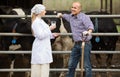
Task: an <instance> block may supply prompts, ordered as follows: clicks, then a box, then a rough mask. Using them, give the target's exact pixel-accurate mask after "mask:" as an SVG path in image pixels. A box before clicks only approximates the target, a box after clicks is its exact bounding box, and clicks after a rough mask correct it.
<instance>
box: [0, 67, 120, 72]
mask: <svg viewBox="0 0 120 77" xmlns="http://www.w3.org/2000/svg"><path fill="white" fill-rule="evenodd" d="M26 71H31V69H30V68H25V69H21V68H17V69H0V72H26ZM50 71H55V72H60V71H68V69H63V68H62V69H58V68H57V69H56V68H55V69H54V68H51V69H50ZM76 71H81V69H76ZM92 71H93V72H120V69H97V68H95V69H92Z"/></svg>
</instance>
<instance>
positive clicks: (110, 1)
mask: <svg viewBox="0 0 120 77" xmlns="http://www.w3.org/2000/svg"><path fill="white" fill-rule="evenodd" d="M73 1H81V2H82V4H84V5H83V12H89V11H94V10H97V11H107V12H109V13H110V14H119V13H120V10H119V7H120V5H119V4H120V3H119V0H89V1H88V0H87V1H85V0H71V1H70V0H54V1H53V0H34V1H33V0H29V1H27V0H1V1H0V5H3V4H4V5H9V6H12V7H13V8H17V7H22V8H24V9H30V8H31V7H32V6H33V5H34V4H36V3H41V4H44V5H45V6H46V7H47V10H56V9H57V10H67V11H68V10H69V9H70V6H71V3H72V2H73ZM66 3H67V4H68V5H66ZM98 3H99V4H98ZM58 5H59V7H58ZM90 5H91V6H90ZM0 17H2V18H12V17H13V18H20V17H22V18H24V17H25V18H26V17H28V18H29V17H30V15H25V16H24V15H23V16H18V15H16V16H13V15H8V16H7V15H1V16H0ZM48 17H51V18H52V17H55V15H52V16H51V15H48ZM91 17H93V18H94V17H97V18H99V17H113V18H115V20H116V22H117V23H118V25H119V23H120V22H119V18H120V16H119V15H108V16H107V15H103V16H97V15H95V16H94V15H91ZM97 18H96V20H97ZM17 35H18V36H20V37H22V36H28V37H29V36H30V37H31V34H21V33H20V34H19V33H0V36H17ZM66 35H70V36H71V34H69V33H61V36H66ZM96 35H100V36H102V35H103V36H105V35H110V36H111V35H112V36H119V35H120V34H119V33H97V34H96V33H95V34H94V33H93V36H96ZM116 45H117V47H116V50H117V51H114V52H113V51H109V52H108V51H102V52H101V51H92V59H93V60H94V61H95V62H93V69H92V70H93V76H94V77H96V76H95V74H96V73H97V72H100V73H101V74H102V76H105V75H104V73H105V72H110V73H112V74H113V76H114V77H115V76H117V75H118V76H119V72H120V69H119V68H120V66H119V64H120V63H119V61H118V60H119V58H120V57H119V54H120V51H119V50H120V49H119V48H120V45H119V43H117V44H116ZM70 52H71V51H67V50H65V51H64V50H63V51H55V50H53V54H54V55H65V56H66V54H68V55H69V53H70ZM24 53H25V55H28V54H31V51H19V50H17V51H16V52H14V51H6V52H4V51H3V50H2V51H0V54H1V55H4V56H6V55H7V54H12V55H13V54H15V55H18V57H17V60H18V62H17V63H18V64H20V65H21V64H22V63H20V62H19V60H21V59H22V60H23V59H24V58H22V56H20V54H24ZM96 53H97V54H102V55H105V54H114V56H113V61H112V62H113V65H112V66H111V68H109V69H106V68H104V67H105V66H106V65H105V66H103V67H101V68H97V67H96V65H94V63H96V59H95V57H94V54H96ZM62 57H63V56H62ZM103 57H104V56H103ZM19 58H21V59H19ZM104 58H105V57H104ZM1 59H3V60H4V59H5V60H8V61H10V59H9V58H7V59H6V58H3V57H1ZM56 60H57V61H59V62H60V63H59V62H58V63H57V64H55V65H56V66H52V67H51V69H50V71H51V74H52V73H53V74H54V75H50V77H54V76H55V77H56V76H58V75H60V74H65V73H66V72H67V68H66V67H65V68H61V67H62V65H63V64H62V63H63V62H62V60H63V59H62V58H61V57H57V58H56ZM56 60H55V62H56ZM26 61H27V60H26ZM114 62H116V63H115V64H114ZM2 63H6V62H4V61H3V62H1V63H0V64H2ZM103 63H104V61H103ZM6 64H9V62H8V63H6ZM16 67H17V66H16ZM26 67H27V68H26ZM53 67H56V68H53ZM10 71H11V72H12V73H13V72H17V73H21V75H20V77H24V76H22V74H23V73H24V72H25V73H26V74H29V72H30V65H29V66H26V65H25V68H24V66H23V67H19V68H13V69H9V67H3V68H2V69H0V74H1V73H3V74H4V72H5V73H9V72H10ZM76 71H77V74H76V77H79V76H80V71H81V70H80V66H79V65H78V68H77V70H76ZM1 76H2V75H1ZM29 76H30V75H26V77H29ZM64 76H65V75H63V76H60V77H64ZM2 77H6V76H4V75H3V76H2ZM13 77H14V76H13Z"/></svg>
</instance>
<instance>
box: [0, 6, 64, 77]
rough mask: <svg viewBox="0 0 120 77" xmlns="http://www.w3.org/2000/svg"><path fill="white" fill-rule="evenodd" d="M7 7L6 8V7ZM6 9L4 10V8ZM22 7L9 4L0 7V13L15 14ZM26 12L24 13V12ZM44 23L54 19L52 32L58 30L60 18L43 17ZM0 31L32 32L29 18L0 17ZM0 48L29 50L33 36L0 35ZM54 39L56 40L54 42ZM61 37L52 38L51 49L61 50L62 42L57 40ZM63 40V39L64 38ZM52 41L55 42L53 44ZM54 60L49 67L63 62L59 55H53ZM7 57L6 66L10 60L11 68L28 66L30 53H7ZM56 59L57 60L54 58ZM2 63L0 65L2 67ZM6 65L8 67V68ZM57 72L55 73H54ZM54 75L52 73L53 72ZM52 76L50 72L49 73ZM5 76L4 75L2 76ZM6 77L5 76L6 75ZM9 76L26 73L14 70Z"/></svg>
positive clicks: (18, 76) (24, 75)
mask: <svg viewBox="0 0 120 77" xmlns="http://www.w3.org/2000/svg"><path fill="white" fill-rule="evenodd" d="M6 8H7V9H6ZM5 9H6V10H5ZM21 10H22V9H20V10H18V9H15V8H14V9H13V8H12V7H9V6H4V7H2V8H0V11H1V12H2V13H1V15H2V14H4V15H17V14H18V13H17V12H16V11H19V12H20V11H21ZM24 10H25V9H24ZM28 13H29V14H30V11H29V12H28V11H27V15H28ZM25 14H26V13H25ZM47 14H49V15H55V14H56V11H47ZM43 19H44V20H45V22H46V23H48V24H49V25H50V24H51V21H56V22H57V23H56V25H57V27H56V29H55V30H53V31H52V32H58V33H59V32H60V25H61V22H60V19H59V18H50V17H47V18H44V17H43ZM0 32H6V33H7V32H11V33H27V34H32V33H31V18H24V19H23V18H22V19H21V18H0ZM0 39H1V44H0V46H1V50H7V51H8V50H12V51H17V50H31V48H32V43H33V40H34V37H33V36H28V37H27V36H24V37H22V36H20V37H19V36H2V37H1V38H0ZM55 40H57V41H56V42H55ZM60 40H61V38H60V37H58V38H57V39H52V40H51V43H52V48H53V50H63V48H62V47H63V46H62V45H63V44H62V42H59V44H58V41H60ZM64 41H65V40H64ZM54 42H55V43H56V44H54ZM53 57H54V62H53V63H52V64H51V68H52V67H54V68H59V67H62V66H63V64H62V63H59V61H58V59H61V62H62V60H63V56H60V55H56V54H55V55H54V54H53ZM7 58H9V59H10V60H9V61H10V62H9V64H8V63H7V64H8V66H9V67H10V63H11V62H12V63H13V64H12V65H14V66H13V68H30V59H31V58H30V55H28V54H22V55H21V54H19V55H18V54H15V55H8V56H7ZM56 59H57V60H56ZM2 66H3V65H1V67H2ZM9 67H8V68H9ZM56 74H57V73H56ZM53 75H54V74H53ZM51 76H52V74H51ZM4 77H5V76H4ZM6 77H7V76H6ZM11 77H26V73H24V72H20V73H19V72H15V73H13V74H12V75H11Z"/></svg>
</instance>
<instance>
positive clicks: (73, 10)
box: [71, 3, 81, 15]
mask: <svg viewBox="0 0 120 77" xmlns="http://www.w3.org/2000/svg"><path fill="white" fill-rule="evenodd" d="M80 11H81V7H80V4H79V3H73V4H72V7H71V13H72V14H73V15H77V14H79V13H80Z"/></svg>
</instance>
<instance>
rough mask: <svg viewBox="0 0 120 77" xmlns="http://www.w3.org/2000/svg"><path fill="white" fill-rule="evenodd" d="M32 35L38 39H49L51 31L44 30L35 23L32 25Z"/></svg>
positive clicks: (40, 25)
mask: <svg viewBox="0 0 120 77" xmlns="http://www.w3.org/2000/svg"><path fill="white" fill-rule="evenodd" d="M32 30H33V35H34V37H36V38H38V39H44V38H46V37H51V35H52V33H51V31H47V30H46V29H44V27H43V25H42V24H40V23H38V22H36V23H33V25H32Z"/></svg>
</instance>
